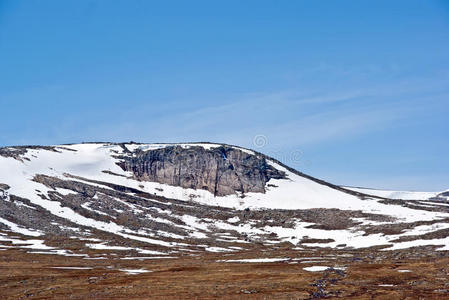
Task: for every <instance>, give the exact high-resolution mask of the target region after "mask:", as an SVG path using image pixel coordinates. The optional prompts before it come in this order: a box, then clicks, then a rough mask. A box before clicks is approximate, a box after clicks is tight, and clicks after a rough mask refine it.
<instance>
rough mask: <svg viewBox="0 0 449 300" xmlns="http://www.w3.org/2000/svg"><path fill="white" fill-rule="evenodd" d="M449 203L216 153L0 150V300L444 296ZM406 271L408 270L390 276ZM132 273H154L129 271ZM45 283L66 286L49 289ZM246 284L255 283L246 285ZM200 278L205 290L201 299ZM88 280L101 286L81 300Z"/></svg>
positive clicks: (238, 152) (194, 149)
mask: <svg viewBox="0 0 449 300" xmlns="http://www.w3.org/2000/svg"><path fill="white" fill-rule="evenodd" d="M444 193H445V192H442V193H439V194H438V197H437V198H435V197H433V198H430V199H423V200H410V199H388V198H385V197H382V196H378V195H368V194H366V193H365V192H361V191H359V190H348V189H345V188H342V187H338V186H335V185H332V184H329V183H326V182H324V181H321V180H319V179H315V178H313V177H310V176H308V175H305V174H302V173H300V172H298V171H295V170H293V169H291V168H288V167H286V166H283V165H282V164H280V163H279V162H278V161H276V160H274V159H272V158H269V157H266V156H264V155H263V154H260V153H257V152H254V151H251V150H247V149H243V148H239V147H234V146H228V145H219V144H174V145H170V144H135V143H132V144H112V143H102V144H80V145H64V146H54V147H9V148H0V255H1V256H2V262H3V264H2V267H3V268H4V270H6V271H5V272H4V275H3V278H2V280H0V282H2V283H3V288H7V289H8V293H6V292H5V291H6V290H5V289H2V290H3V291H4V292H1V291H0V294H1V293H4V295H5V297H9V298H11V299H16V298H18V297H19V296H20V297H22V296H23V297H24V298H25V297H26V296H27V294H29V295H28V297H31V298H33V297H34V298H39V297H41V298H42V297H43V298H45V297H55V298H58V297H62V296H63V295H68V294H69V292H70V293H73V295H75V299H76V297H78V299H81V298H85V297H88V298H96V299H98V298H101V297H105V298H114V297H128V298H129V297H130V296H131V297H136V298H139V297H141V298H145V297H144V296H145V295H153V296H154V297H166V296H168V297H173V298H179V297H177V296H176V295H184V296H185V297H193V298H194V297H197V298H214V297H225V296H227V297H235V298H238V297H242V296H245V297H252V298H258V296H260V297H265V298H277V299H280V298H285V299H290V297H291V298H298V299H309V298H325V297H343V298H349V297H360V298H362V297H361V295H363V288H362V287H363V286H365V292H366V293H368V292H369V293H374V294H376V295H378V296H382V295H385V297H390V298H391V297H393V298H394V297H396V296H400V297H402V298H405V297H411V298H410V299H415V298H413V297H414V296H416V295H421V294H422V295H423V297H426V299H428V297H444V295H446V294H445V293H446V292H447V289H448V287H447V286H446V285H445V282H446V283H447V279H448V278H449V270H447V269H444V268H445V267H444V266H441V267H438V266H437V265H436V262H440V263H446V264H447V258H448V252H449V251H448V250H449V201H447V198H445V197H446V196H445V194H444ZM48 257H50V258H48ZM307 257H309V258H310V257H318V258H317V259H303V258H307ZM47 258H48V259H47ZM245 260H248V261H245ZM29 261H34V262H35V263H33V264H34V265H33V264H31V265H27V264H29ZM303 261H305V262H303ZM56 262H57V263H56ZM55 264H58V265H59V264H61V265H65V266H66V267H67V265H68V266H69V267H70V266H78V267H79V266H81V267H83V268H93V269H72V270H71V271H69V270H70V269H54V268H53V267H54V265H55ZM402 265H406V266H407V268H410V269H411V272H404V273H401V272H397V271H394V270H395V269H396V268H399V267H400V266H402ZM319 266H321V267H325V268H324V269H323V268H321V269H320V268H318V269H319V271H317V272H314V271H308V270H305V269H303V267H304V268H306V267H319ZM56 267H57V266H56ZM15 268H17V269H15ZM130 268H131V269H141V268H144V269H145V270H149V271H151V273H145V274H140V275H135V274H134V275H130V274H126V271H120V270H125V269H130ZM420 268H422V269H420ZM280 269H282V270H283V271H282V272H281V273H280V274H282V275H279V276H277V275H274V274H275V273H276V272H279V270H280ZM412 269H413V270H412ZM177 270H178V271H177ZM226 270H228V271H226ZM374 270H376V271H374ZM379 270H381V272H383V273H382V274H383V275H379V274H377V273H376V272H378V271H379ZM392 270H393V271H392ZM423 270H428V272H429V273H427V274H423ZM41 272H44V273H45V274H47V275H48V276H49V277H48V278H53V280H54V279H55V278H56V281H55V282H54V283H52V280H50V279H42V281H39V280H38V279H36V277H35V276H37V274H39V273H41ZM136 272H137V271H136ZM204 272H210V273H207V274H208V275H205V274H204ZM363 272H366V274H367V275H366V276H367V277H366V278H362V275H361V274H362V273H363ZM249 273H252V274H254V276H255V277H254V278H253V279H254V284H252V283H251V281H246V280H244V279H243V278H244V277H245V276H248V275H245V274H249ZM375 273H376V274H375ZM405 273H407V274H405ZM408 273H413V274H408ZM33 274H36V275H33ZM173 274H178V275H179V276H181V277H182V278H179V276H178V275H176V276H175V275H173ZM181 274H182V275H181ZM220 274H221V275H220ZM224 274H227V275H226V276H229V277H227V278H225V277H223V276H225V275H224ZM431 274H433V275H431ZM65 276H68V277H65ZM130 276H131V277H132V278H129V277H130ZM214 276H215V278H220V279H219V281H217V282H216V283H217V284H216V288H214V287H213V280H214ZM216 276H218V277H216ZM220 276H222V277H220ZM259 276H260V277H259ZM370 276H371V277H370ZM382 276H383V277H382ZM432 276H434V277H433V278H440V279H435V281H433V282H431V281H430V278H431V277H432ZM90 277H93V278H94V279H89V278H90ZM21 278H22V279H21ZM67 278H70V280H71V284H72V285H71V284H69V283H67V282H66V279H67ZM98 278H102V279H101V280H100V279H98ZM175 278H178V279H179V280H181V282H182V283H180V282H177V281H176V280H175ZM194 278H195V279H196V280H198V282H205V283H206V286H207V288H205V290H206V291H207V292H205V294H204V295H202V294H201V293H200V290H201V284H199V286H198V287H195V286H194V285H195V284H194V281H192V280H193V279H194ZM239 278H240V279H239ZM263 278H266V280H268V281H267V283H266V284H265V285H264V284H263V282H264V281H263ZM233 279H236V280H237V281H235V282H237V284H234V285H233V283H232V282H233ZM22 280H24V281H25V282H24V283H22V282H21V281H22ZM158 280H160V282H165V283H166V284H171V285H177V284H178V287H180V286H184V287H185V288H186V289H187V293H190V294H182V292H181V289H180V288H174V289H172V290H170V289H166V290H165V289H164V288H163V287H162V286H161V285H159V284H157V283H155V282H157V281H158ZM217 280H218V279H217ZM248 280H249V279H248ZM370 280H371V281H370ZM90 281H92V283H91V282H90ZM37 282H39V286H45V287H46V289H45V290H43V289H42V288H35V287H33V284H35V283H37ZM86 282H88V283H89V284H92V286H91V287H95V288H92V289H90V288H89V290H90V292H87V291H86V290H83V289H85V287H83V285H84V284H85V283H86ZM106 282H108V283H107V284H105V283H106ZM114 282H115V283H116V284H114ZM145 282H147V283H149V282H151V284H155V285H157V288H156V289H155V290H154V292H155V293H156V294H145V293H150V292H149V291H148V290H147V289H145V288H144V287H143V285H144V283H145ZM411 282H414V283H413V284H412V283H411ZM365 284H366V285H365ZM382 284H383V285H384V286H381V285H382ZM65 285H66V286H67V287H68V286H70V288H68V290H66V291H63V290H62V287H63V286H65ZM390 285H393V287H395V288H392V286H390ZM137 286H139V288H137ZM407 286H409V287H410V286H412V287H413V288H411V289H407V288H406V287H407ZM92 291H95V292H92ZM175 291H176V292H177V293H179V294H174V293H175ZM380 291H385V293H384V292H380ZM393 291H394V293H393ZM445 291H446V292H445ZM65 292H66V293H67V294H64V293H65ZM290 292H291V293H290ZM89 293H90V294H89ZM395 293H396V294H395ZM374 294H373V295H374ZM395 295H396V296H395ZM203 296H204V297H203ZM64 297H65V296H64ZM181 298H183V297H181Z"/></svg>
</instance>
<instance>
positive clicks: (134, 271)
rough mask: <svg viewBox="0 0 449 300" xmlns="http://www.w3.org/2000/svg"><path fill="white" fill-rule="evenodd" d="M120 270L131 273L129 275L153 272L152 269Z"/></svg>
mask: <svg viewBox="0 0 449 300" xmlns="http://www.w3.org/2000/svg"><path fill="white" fill-rule="evenodd" d="M119 271H122V272H125V273H126V274H129V275H137V274H142V273H148V272H152V271H148V270H145V269H119Z"/></svg>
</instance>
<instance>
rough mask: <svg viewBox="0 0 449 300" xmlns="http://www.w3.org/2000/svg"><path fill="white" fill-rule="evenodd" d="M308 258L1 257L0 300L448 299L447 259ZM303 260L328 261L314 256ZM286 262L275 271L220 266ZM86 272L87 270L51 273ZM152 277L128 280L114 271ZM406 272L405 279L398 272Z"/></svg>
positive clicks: (19, 253) (272, 267) (271, 266)
mask: <svg viewBox="0 0 449 300" xmlns="http://www.w3.org/2000/svg"><path fill="white" fill-rule="evenodd" d="M305 254H307V253H306V252H304V251H302V252H298V251H292V250H277V251H274V252H271V253H265V252H264V253H263V254H262V252H257V251H256V250H255V251H253V252H250V253H248V252H245V253H239V254H233V255H231V256H224V255H223V254H208V253H204V254H203V255H199V256H185V257H180V258H175V259H163V260H161V259H152V260H123V259H120V258H119V257H117V258H113V257H114V256H109V258H108V259H104V260H86V259H83V258H80V257H63V256H57V255H43V254H30V253H26V252H24V250H14V249H9V250H5V251H0V269H1V272H0V295H1V299H216V298H222V299H318V298H334V297H339V298H342V299H449V283H448V282H449V258H447V256H446V257H444V256H443V257H433V258H421V259H420V258H417V259H403V258H401V259H400V260H397V259H394V258H393V257H394V255H391V256H390V257H384V258H383V259H382V261H379V259H376V258H373V259H354V256H352V257H350V256H349V255H348V257H345V256H343V257H340V256H338V257H337V258H335V257H334V258H332V259H328V260H327V261H326V262H321V263H313V262H312V263H303V262H304V261H301V260H300V259H301V257H304V256H305ZM309 254H310V255H309V256H313V257H316V256H322V257H323V258H325V257H326V256H325V255H329V252H324V251H323V252H319V250H317V251H314V252H313V253H309ZM260 255H269V256H270V257H290V258H291V259H292V260H290V261H286V262H273V263H226V262H217V260H221V259H239V258H243V257H257V256H260ZM364 255H365V254H363V253H362V254H361V255H360V256H361V257H363V256H364ZM311 265H325V266H337V265H340V266H343V265H344V266H346V270H345V271H343V272H340V271H335V270H327V271H324V272H307V271H305V270H303V268H304V267H306V266H311ZM63 266H66V267H74V266H76V267H91V268H92V269H88V270H84V269H83V270H70V269H55V268H53V267H63ZM141 268H143V269H146V270H149V271H151V272H149V273H142V274H137V275H128V274H126V273H124V272H122V271H120V270H119V269H141ZM398 270H410V271H411V272H398Z"/></svg>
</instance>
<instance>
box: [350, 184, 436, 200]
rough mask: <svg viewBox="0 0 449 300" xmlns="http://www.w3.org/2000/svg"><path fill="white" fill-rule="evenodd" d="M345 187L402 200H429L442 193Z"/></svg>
mask: <svg viewBox="0 0 449 300" xmlns="http://www.w3.org/2000/svg"><path fill="white" fill-rule="evenodd" d="M344 188H345V189H349V190H352V191H356V192H360V193H364V194H367V195H373V196H377V197H382V198H389V199H402V200H428V199H429V198H431V197H435V196H437V195H438V194H439V193H440V192H416V191H389V190H376V189H369V188H359V187H348V186H345V187H344Z"/></svg>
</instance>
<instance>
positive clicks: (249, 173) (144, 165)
mask: <svg viewBox="0 0 449 300" xmlns="http://www.w3.org/2000/svg"><path fill="white" fill-rule="evenodd" d="M123 159H124V160H123V162H122V163H120V164H119V165H120V166H121V167H122V169H123V170H125V171H131V172H133V174H134V176H135V177H136V178H137V179H139V180H145V181H152V182H159V183H164V184H169V185H173V186H180V187H183V188H192V189H204V190H208V191H209V192H211V193H213V194H214V195H216V196H225V195H230V194H234V193H236V192H241V193H247V192H259V193H264V192H265V185H266V183H267V182H268V181H269V180H270V179H271V178H275V179H281V178H286V175H285V173H283V172H281V171H279V170H277V169H275V168H273V167H272V166H270V165H269V164H267V162H266V160H265V158H264V157H262V156H257V155H252V154H248V153H246V152H244V151H242V150H239V149H235V148H231V147H226V146H222V147H217V148H213V149H205V148H204V147H199V146H198V147H195V146H193V147H189V148H183V147H181V146H170V147H165V148H161V149H155V150H148V151H138V152H136V153H134V155H133V156H132V157H123Z"/></svg>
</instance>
